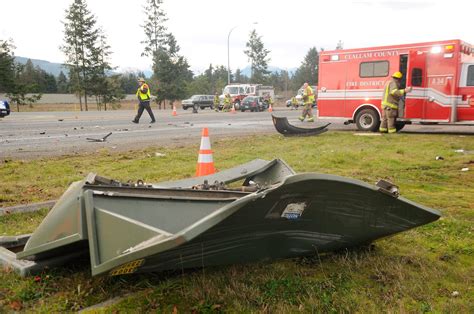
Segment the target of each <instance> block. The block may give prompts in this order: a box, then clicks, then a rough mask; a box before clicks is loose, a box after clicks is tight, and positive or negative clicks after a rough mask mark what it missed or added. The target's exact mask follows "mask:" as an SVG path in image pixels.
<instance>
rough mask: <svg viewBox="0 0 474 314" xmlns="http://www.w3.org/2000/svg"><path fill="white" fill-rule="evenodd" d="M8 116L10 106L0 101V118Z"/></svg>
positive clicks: (4, 101)
mask: <svg viewBox="0 0 474 314" xmlns="http://www.w3.org/2000/svg"><path fill="white" fill-rule="evenodd" d="M9 114H10V105H9V104H8V101H6V100H0V118H3V117H6V116H8V115H9Z"/></svg>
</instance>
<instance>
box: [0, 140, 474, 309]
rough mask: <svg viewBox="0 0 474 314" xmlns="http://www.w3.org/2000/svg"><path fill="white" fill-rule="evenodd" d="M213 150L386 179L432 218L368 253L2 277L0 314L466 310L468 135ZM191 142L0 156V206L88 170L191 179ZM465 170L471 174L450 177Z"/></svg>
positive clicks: (473, 159) (473, 213)
mask: <svg viewBox="0 0 474 314" xmlns="http://www.w3.org/2000/svg"><path fill="white" fill-rule="evenodd" d="M212 145H213V150H214V160H215V163H216V167H217V168H218V169H226V168H229V167H232V166H235V165H239V164H241V163H244V162H247V161H250V160H252V159H254V158H262V159H272V158H282V159H284V160H285V161H286V162H287V163H288V164H289V165H290V166H292V167H293V168H294V169H295V170H296V171H297V172H320V173H331V174H336V175H342V176H347V177H351V178H356V179H359V180H362V181H365V182H368V183H371V184H373V183H375V182H376V181H377V180H379V179H387V180H390V181H392V182H394V183H396V184H397V185H399V186H400V190H401V194H402V195H403V196H405V197H407V198H409V199H410V200H413V201H415V202H418V203H421V204H423V205H426V206H429V207H433V208H436V209H439V210H440V211H441V212H442V213H443V217H442V218H441V219H440V220H439V221H437V222H435V223H432V224H430V225H426V226H423V227H420V228H417V229H415V230H411V231H408V232H405V233H402V234H399V235H397V236H394V237H391V238H387V239H384V240H381V241H378V242H376V243H375V245H374V246H372V247H371V248H366V249H359V250H348V251H343V252H334V253H329V254H324V255H320V256H315V257H314V258H301V259H288V260H282V261H275V262H272V263H267V262H265V263H263V262H261V263H253V264H246V265H232V266H226V267H214V268H205V269H199V270H194V271H185V272H183V273H181V272H180V273H159V274H146V275H131V276H124V277H112V278H110V277H97V278H95V277H94V278H91V276H90V270H89V268H88V266H87V263H79V262H78V263H77V264H74V265H69V267H67V268H62V269H53V270H48V271H45V272H44V273H43V274H41V276H39V277H37V278H35V277H27V278H21V277H19V276H17V275H16V274H15V273H13V272H12V271H9V270H4V271H2V272H0V312H3V311H14V310H23V311H42V312H62V311H74V310H79V309H82V308H85V307H88V306H91V305H94V304H96V303H99V302H103V301H105V300H108V299H110V298H113V297H117V296H121V297H122V298H121V299H120V301H118V302H116V303H115V304H112V305H108V306H106V307H105V309H103V310H104V311H106V312H117V311H133V312H148V311H159V312H179V311H180V312H269V313H270V312H271V313H278V312H298V311H302V312H372V313H373V312H380V311H383V312H435V313H437V312H454V313H473V312H474V288H473V287H474V154H470V153H469V151H471V152H473V151H474V139H473V138H472V137H468V136H457V135H413V134H398V135H393V136H354V135H353V134H352V133H348V132H330V133H326V134H324V135H321V136H318V137H308V138H284V137H281V136H278V135H273V136H267V137H250V138H242V139H236V140H231V139H225V140H220V141H218V142H216V141H213V143H212ZM198 146H199V143H196V145H194V146H185V147H179V148H173V149H170V148H165V147H152V148H148V149H145V150H142V151H130V152H127V153H120V154H118V153H114V152H109V151H106V150H104V151H101V152H100V153H99V154H97V153H95V154H90V155H84V156H74V157H63V158H48V159H41V160H32V161H28V162H26V161H21V160H7V161H2V163H1V164H0V178H1V179H0V180H1V182H2V184H0V207H3V206H9V205H15V204H21V203H28V202H36V201H45V200H50V199H55V198H58V197H59V196H60V195H61V194H62V193H63V192H64V190H65V189H66V187H67V186H68V185H69V184H70V183H71V182H73V181H76V180H79V179H82V178H83V177H84V176H85V175H87V173H88V172H97V173H98V174H100V175H102V176H106V177H111V178H115V179H118V180H123V181H127V180H129V179H131V180H134V181H135V180H137V179H143V180H144V181H146V182H157V181H161V180H171V179H178V178H183V177H190V176H192V175H193V174H194V171H195V165H196V160H197V151H198ZM457 149H464V150H465V151H468V153H457V152H455V150H457ZM156 152H160V153H164V154H165V156H164V157H157V156H156V155H155V153H156ZM436 156H443V157H444V160H435V157H436ZM466 167H467V168H470V170H469V171H461V169H462V168H466ZM46 213H47V211H46V210H43V211H40V212H36V213H29V214H12V215H9V216H3V217H0V235H14V234H23V233H28V232H32V231H34V229H35V227H36V226H37V225H38V224H39V223H40V222H41V220H42V218H43V217H44V216H45V215H46Z"/></svg>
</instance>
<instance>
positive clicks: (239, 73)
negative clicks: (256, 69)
mask: <svg viewBox="0 0 474 314" xmlns="http://www.w3.org/2000/svg"><path fill="white" fill-rule="evenodd" d="M234 77H235V82H236V83H249V78H248V77H247V76H245V75H243V74H242V71H240V69H237V70H235V75H234Z"/></svg>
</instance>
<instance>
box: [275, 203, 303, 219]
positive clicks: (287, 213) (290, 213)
mask: <svg viewBox="0 0 474 314" xmlns="http://www.w3.org/2000/svg"><path fill="white" fill-rule="evenodd" d="M305 208H306V203H305V202H302V203H290V204H288V205H286V207H285V210H283V213H282V214H281V217H282V218H286V219H298V218H300V217H301V215H302V214H303V211H304V210H305Z"/></svg>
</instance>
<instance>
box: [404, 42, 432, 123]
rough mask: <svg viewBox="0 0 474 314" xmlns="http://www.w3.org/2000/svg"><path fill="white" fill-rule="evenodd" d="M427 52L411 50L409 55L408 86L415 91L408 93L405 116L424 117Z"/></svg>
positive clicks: (407, 117)
mask: <svg viewBox="0 0 474 314" xmlns="http://www.w3.org/2000/svg"><path fill="white" fill-rule="evenodd" d="M426 56H427V54H426V52H421V51H416V50H410V51H409V56H408V70H407V81H406V82H407V87H408V86H411V87H413V91H412V92H411V93H408V94H407V95H406V101H405V118H406V119H423V118H424V117H425V105H426V86H427V85H426V84H427V80H426Z"/></svg>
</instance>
